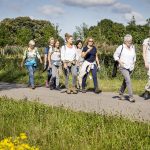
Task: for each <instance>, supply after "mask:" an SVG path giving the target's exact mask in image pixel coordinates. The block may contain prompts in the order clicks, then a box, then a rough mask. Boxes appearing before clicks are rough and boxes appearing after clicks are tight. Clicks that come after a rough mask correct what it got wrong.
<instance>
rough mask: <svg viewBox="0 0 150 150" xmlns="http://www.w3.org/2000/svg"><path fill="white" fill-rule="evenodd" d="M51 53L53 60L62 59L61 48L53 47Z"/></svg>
mask: <svg viewBox="0 0 150 150" xmlns="http://www.w3.org/2000/svg"><path fill="white" fill-rule="evenodd" d="M50 53H51V60H52V61H61V57H60V51H59V49H55V48H54V49H53V50H51V51H50Z"/></svg>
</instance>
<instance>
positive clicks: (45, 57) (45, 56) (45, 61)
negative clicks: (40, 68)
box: [44, 54, 48, 65]
mask: <svg viewBox="0 0 150 150" xmlns="http://www.w3.org/2000/svg"><path fill="white" fill-rule="evenodd" d="M47 59H48V57H47V54H44V65H46V64H47Z"/></svg>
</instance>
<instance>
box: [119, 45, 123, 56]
mask: <svg viewBox="0 0 150 150" xmlns="http://www.w3.org/2000/svg"><path fill="white" fill-rule="evenodd" d="M122 51H123V45H122V48H121V52H120V54H119V58H120V57H121V54H122Z"/></svg>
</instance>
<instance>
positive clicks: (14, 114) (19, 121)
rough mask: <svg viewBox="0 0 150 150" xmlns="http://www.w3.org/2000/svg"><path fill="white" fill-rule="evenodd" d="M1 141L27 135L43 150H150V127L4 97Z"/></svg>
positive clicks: (0, 102) (0, 106)
mask: <svg viewBox="0 0 150 150" xmlns="http://www.w3.org/2000/svg"><path fill="white" fill-rule="evenodd" d="M0 116H1V117H0V140H1V139H4V138H5V137H9V136H17V135H19V134H20V133H22V132H23V133H26V134H27V136H28V138H29V144H31V145H35V146H37V147H40V149H41V150H59V149H65V150H100V149H104V150H105V149H106V150H108V149H114V150H120V149H124V150H129V149H130V150H137V149H138V150H149V149H150V124H148V123H142V122H136V121H129V120H127V119H123V118H122V117H116V116H115V117H112V116H107V115H103V116H102V115H97V114H94V113H93V114H89V113H83V112H73V111H70V110H65V109H63V108H52V107H48V106H45V105H42V104H39V103H37V102H29V101H26V100H21V101H14V100H12V99H8V98H6V97H3V98H0Z"/></svg>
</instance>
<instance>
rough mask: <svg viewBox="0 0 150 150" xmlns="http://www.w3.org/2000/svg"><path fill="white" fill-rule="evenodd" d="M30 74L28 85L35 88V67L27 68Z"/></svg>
mask: <svg viewBox="0 0 150 150" xmlns="http://www.w3.org/2000/svg"><path fill="white" fill-rule="evenodd" d="M27 69H28V73H29V82H28V84H29V85H31V86H32V87H34V72H35V69H36V67H35V66H27Z"/></svg>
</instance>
